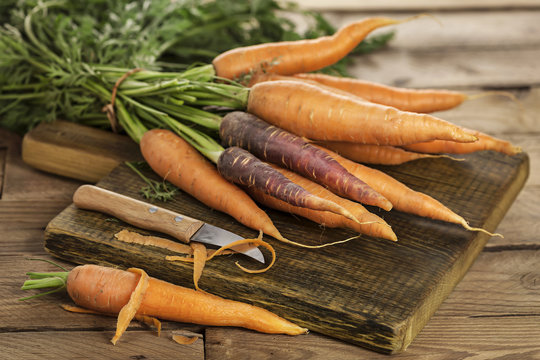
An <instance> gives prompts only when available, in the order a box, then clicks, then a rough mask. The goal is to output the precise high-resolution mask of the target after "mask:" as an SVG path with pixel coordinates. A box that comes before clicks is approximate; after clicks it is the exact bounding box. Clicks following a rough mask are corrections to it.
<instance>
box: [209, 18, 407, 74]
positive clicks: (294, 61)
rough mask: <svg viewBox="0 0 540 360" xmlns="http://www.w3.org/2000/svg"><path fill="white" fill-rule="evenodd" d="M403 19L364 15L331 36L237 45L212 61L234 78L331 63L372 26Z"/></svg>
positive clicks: (298, 70)
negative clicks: (254, 73) (363, 17)
mask: <svg viewBox="0 0 540 360" xmlns="http://www.w3.org/2000/svg"><path fill="white" fill-rule="evenodd" d="M400 22H403V20H396V19H390V18H385V17H373V18H367V19H364V20H362V21H358V22H354V23H352V24H349V25H347V26H344V27H342V28H341V29H339V30H338V31H337V32H336V33H335V34H334V35H332V36H324V37H320V38H317V39H310V40H298V41H282V42H278V43H266V44H259V45H254V46H247V47H240V48H236V49H232V50H229V51H226V52H224V53H222V54H220V55H219V56H217V57H216V58H215V59H214V60H213V61H212V64H213V65H214V69H215V72H216V74H217V76H219V77H223V78H227V79H238V78H240V77H242V76H244V75H248V74H249V73H251V72H258V71H261V70H262V71H266V72H274V73H277V74H283V75H291V74H297V73H303V72H310V71H315V70H319V69H322V68H324V67H326V66H329V65H332V64H334V63H336V62H337V61H339V60H340V59H342V58H343V57H345V56H346V55H347V54H348V53H349V52H350V51H352V50H353V49H354V48H355V47H356V46H357V45H358V44H359V43H360V42H361V41H362V40H363V39H364V38H365V37H366V36H367V35H368V34H369V33H370V32H372V31H373V30H375V29H377V28H380V27H383V26H388V25H393V24H398V23H400Z"/></svg>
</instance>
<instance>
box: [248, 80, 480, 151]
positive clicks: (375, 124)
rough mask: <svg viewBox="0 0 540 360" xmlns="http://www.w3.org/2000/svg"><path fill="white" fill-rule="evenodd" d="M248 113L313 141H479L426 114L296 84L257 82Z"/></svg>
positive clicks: (372, 142) (403, 143)
mask: <svg viewBox="0 0 540 360" xmlns="http://www.w3.org/2000/svg"><path fill="white" fill-rule="evenodd" d="M247 110H248V112H250V113H252V114H254V115H257V116H258V117H260V118H262V119H264V120H265V121H267V122H269V123H271V124H273V125H275V126H277V127H280V128H282V129H285V130H287V131H290V132H292V133H293V134H296V135H298V136H305V137H307V138H309V139H313V140H332V141H347V142H359V143H363V144H375V145H406V144H412V143H417V142H422V141H430V140H435V139H442V140H452V141H458V142H472V141H475V140H476V137H475V136H474V135H473V134H470V133H469V132H468V131H465V130H464V129H462V128H461V127H459V126H456V125H454V124H451V123H449V122H447V121H444V120H442V119H439V118H436V117H434V116H431V115H428V114H416V113H411V112H405V111H400V110H397V109H395V108H392V107H388V106H384V105H379V104H373V103H370V102H368V101H366V100H363V99H361V98H359V97H355V96H354V95H351V96H345V95H343V94H342V93H336V92H333V91H330V90H328V88H322V87H319V86H316V85H313V84H309V83H301V82H297V81H286V80H278V81H270V82H261V83H257V84H255V85H254V86H253V87H252V88H251V89H250V93H249V99H248V103H247ZM420 139H424V140H420Z"/></svg>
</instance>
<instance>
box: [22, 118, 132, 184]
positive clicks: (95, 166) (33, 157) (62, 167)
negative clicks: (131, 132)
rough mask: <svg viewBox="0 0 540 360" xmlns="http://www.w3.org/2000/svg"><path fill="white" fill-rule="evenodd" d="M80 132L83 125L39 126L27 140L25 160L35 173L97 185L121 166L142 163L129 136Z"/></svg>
mask: <svg viewBox="0 0 540 360" xmlns="http://www.w3.org/2000/svg"><path fill="white" fill-rule="evenodd" d="M78 129H80V125H77V124H74V123H71V122H62V121H58V122H55V123H53V124H50V125H46V124H40V125H39V126H37V127H36V128H35V129H34V130H33V131H31V132H29V133H28V134H26V136H25V137H24V141H23V144H22V158H23V160H24V161H25V162H26V163H27V164H29V165H31V166H33V167H35V168H36V169H40V170H44V171H47V172H50V173H53V174H58V175H62V176H68V177H70V178H73V179H78V180H82V181H89V182H94V183H95V182H97V181H99V180H100V179H102V178H103V177H104V176H105V175H107V174H108V173H109V172H110V171H111V170H112V169H114V168H115V167H116V166H117V165H118V163H119V162H121V161H125V160H140V159H142V157H141V155H140V152H139V150H138V146H137V144H135V143H134V142H133V141H132V140H131V139H129V138H128V137H127V136H122V135H117V134H114V133H112V132H110V131H103V130H99V129H94V128H87V130H86V131H84V132H82V133H81V132H79V131H78ZM89 176H90V177H89Z"/></svg>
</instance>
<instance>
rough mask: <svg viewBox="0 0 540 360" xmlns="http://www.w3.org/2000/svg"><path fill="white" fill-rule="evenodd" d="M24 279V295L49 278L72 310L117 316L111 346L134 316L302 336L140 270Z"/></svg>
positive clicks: (276, 320) (279, 322)
mask: <svg viewBox="0 0 540 360" xmlns="http://www.w3.org/2000/svg"><path fill="white" fill-rule="evenodd" d="M29 274H30V275H31V278H32V279H35V280H28V281H27V282H25V285H23V290H24V289H31V288H34V289H35V288H41V287H51V283H50V279H51V278H54V279H56V280H57V283H58V284H57V286H58V287H59V288H60V287H65V288H66V289H67V292H68V294H69V296H70V297H71V299H72V300H73V301H74V302H75V303H76V304H77V305H79V306H81V307H83V308H85V309H89V310H93V311H97V312H99V313H104V314H119V318H118V325H117V331H116V334H115V336H114V338H113V340H112V341H113V343H115V342H116V341H117V340H118V338H119V337H120V335H121V334H122V333H123V331H124V330H125V329H126V328H127V326H128V324H129V322H130V321H131V319H132V318H133V317H134V316H135V315H143V316H151V317H156V318H159V319H162V320H170V321H178V322H188V323H195V324H201V325H210V326H238V327H244V328H247V329H252V330H256V331H260V332H264V333H272V334H288V335H299V334H304V333H306V332H307V329H305V328H301V327H299V326H297V325H295V324H293V323H292V322H290V321H288V320H285V319H283V318H281V317H279V316H277V315H275V314H274V313H272V312H270V311H268V310H265V309H263V308H260V307H256V306H253V305H249V304H246V303H242V302H238V301H233V300H228V299H224V298H221V297H218V296H216V295H211V294H208V293H205V292H202V291H197V290H193V289H189V288H185V287H181V286H178V285H174V284H171V283H168V282H165V281H162V280H159V279H156V278H152V277H149V276H148V275H146V273H145V272H144V271H143V270H141V269H129V270H128V271H123V270H119V269H114V268H109V267H103V266H98V265H82V266H77V267H75V268H73V269H72V270H71V271H70V272H63V273H58V272H57V273H53V274H51V275H50V276H49V275H48V274H47V273H29ZM48 281H49V282H48ZM47 282H48V283H47ZM40 283H42V284H43V285H42V286H40Z"/></svg>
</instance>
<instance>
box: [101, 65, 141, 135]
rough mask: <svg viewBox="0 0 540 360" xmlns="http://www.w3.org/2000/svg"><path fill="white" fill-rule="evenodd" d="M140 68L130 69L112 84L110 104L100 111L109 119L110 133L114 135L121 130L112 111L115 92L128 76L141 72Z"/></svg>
mask: <svg viewBox="0 0 540 360" xmlns="http://www.w3.org/2000/svg"><path fill="white" fill-rule="evenodd" d="M142 70H143V69H142V68H135V69H131V70H130V71H128V72H126V73H125V74H124V75H122V76H121V77H120V79H118V80H117V81H116V83H115V84H114V87H113V90H112V95H111V102H110V103H109V104H107V105H105V106H104V107H103V109H101V111H103V112H104V113H106V114H107V118H108V119H109V123H110V124H111V128H112V131H113V132H115V133H118V132H119V131H120V129H121V127H120V124H119V123H118V119H117V118H116V112H115V111H114V102H115V100H116V92H117V91H118V87H119V86H120V84H122V82H123V81H124V80H126V79H127V78H128V77H129V76H131V75H133V74H135V73H137V72H139V71H142Z"/></svg>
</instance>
